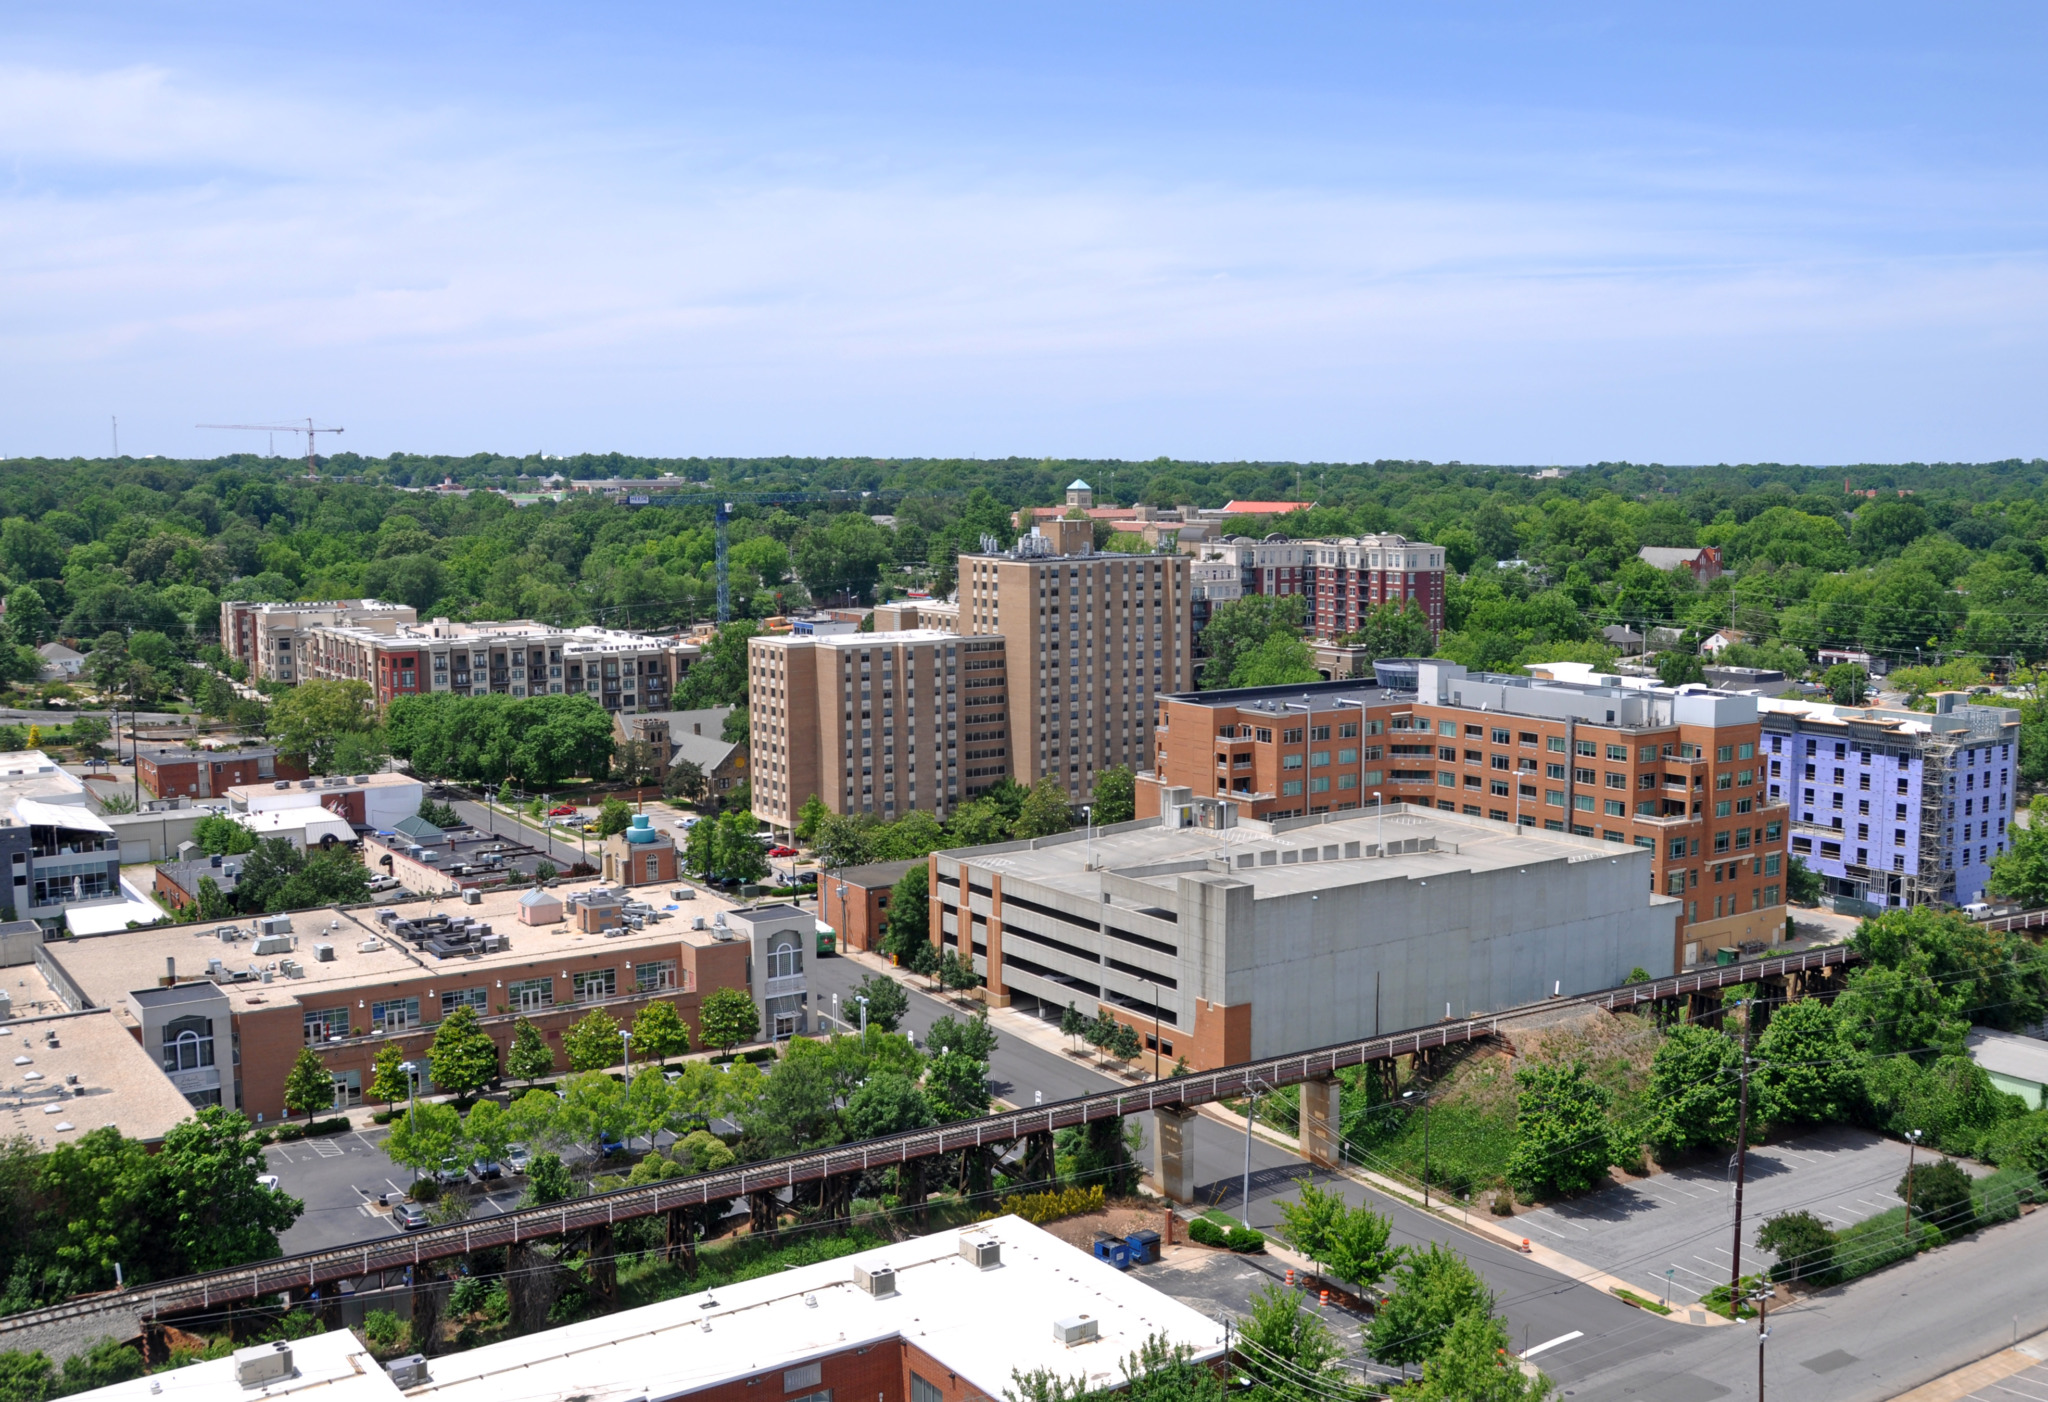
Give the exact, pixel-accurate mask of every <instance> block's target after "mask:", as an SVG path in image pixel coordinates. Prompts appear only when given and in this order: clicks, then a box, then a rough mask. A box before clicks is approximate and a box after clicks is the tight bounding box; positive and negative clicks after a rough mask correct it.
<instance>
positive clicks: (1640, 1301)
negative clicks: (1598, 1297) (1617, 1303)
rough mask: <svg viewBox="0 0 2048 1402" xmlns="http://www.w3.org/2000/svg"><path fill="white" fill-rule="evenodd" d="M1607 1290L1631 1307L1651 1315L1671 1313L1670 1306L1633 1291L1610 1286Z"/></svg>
mask: <svg viewBox="0 0 2048 1402" xmlns="http://www.w3.org/2000/svg"><path fill="white" fill-rule="evenodd" d="M1607 1288H1608V1289H1609V1290H1610V1291H1612V1292H1613V1293H1614V1294H1615V1296H1616V1297H1617V1298H1619V1299H1621V1300H1624V1301H1626V1302H1627V1303H1629V1304H1631V1305H1634V1306H1635V1307H1636V1308H1637V1309H1639V1310H1648V1311H1650V1313H1652V1314H1669V1313H1671V1306H1669V1305H1667V1304H1664V1303H1662V1302H1660V1301H1657V1300H1652V1299H1650V1298H1649V1297H1648V1296H1646V1295H1638V1294H1637V1293H1636V1292H1635V1291H1633V1290H1624V1289H1623V1288H1622V1287H1621V1286H1619V1285H1610V1286H1608V1287H1607Z"/></svg>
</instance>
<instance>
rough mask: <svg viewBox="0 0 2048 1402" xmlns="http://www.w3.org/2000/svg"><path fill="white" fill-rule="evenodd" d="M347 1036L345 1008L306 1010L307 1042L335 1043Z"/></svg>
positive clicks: (346, 1011)
mask: <svg viewBox="0 0 2048 1402" xmlns="http://www.w3.org/2000/svg"><path fill="white" fill-rule="evenodd" d="M347 1035H348V1009H347V1008H308V1009H307V1010H306V1040H307V1041H308V1042H335V1041H339V1040H340V1039H341V1038H343V1037H346V1036H347Z"/></svg>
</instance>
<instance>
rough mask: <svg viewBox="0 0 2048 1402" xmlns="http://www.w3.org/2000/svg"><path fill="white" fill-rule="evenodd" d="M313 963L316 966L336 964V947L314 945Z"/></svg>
mask: <svg viewBox="0 0 2048 1402" xmlns="http://www.w3.org/2000/svg"><path fill="white" fill-rule="evenodd" d="M313 962H314V963H316V964H332V963H333V962H334V946H333V945H331V944H316V945H314V946H313Z"/></svg>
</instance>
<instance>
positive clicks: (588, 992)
mask: <svg viewBox="0 0 2048 1402" xmlns="http://www.w3.org/2000/svg"><path fill="white" fill-rule="evenodd" d="M569 984H570V987H572V988H574V989H575V990H576V1001H577V1002H579V1003H588V1002H591V1001H592V1000H594V999H598V998H609V997H611V996H612V995H613V994H615V993H617V992H618V991H619V971H618V970H617V969H582V970H578V971H577V972H575V973H572V974H570V975H569Z"/></svg>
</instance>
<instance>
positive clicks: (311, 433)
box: [193, 419, 344, 477]
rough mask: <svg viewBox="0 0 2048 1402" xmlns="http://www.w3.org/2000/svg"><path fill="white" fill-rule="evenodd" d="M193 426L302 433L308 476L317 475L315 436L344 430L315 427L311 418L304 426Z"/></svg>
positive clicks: (196, 426) (199, 426)
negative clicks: (304, 439)
mask: <svg viewBox="0 0 2048 1402" xmlns="http://www.w3.org/2000/svg"><path fill="white" fill-rule="evenodd" d="M193 426H194V427H195V428H226V429H235V430H237V431H239V432H244V433H303V434H305V435H306V475H307V476H308V477H316V476H318V475H319V473H318V471H317V469H316V464H315V461H314V459H315V457H316V456H317V455H316V454H315V452H314V448H313V444H314V439H315V436H316V435H318V434H322V433H341V432H344V430H342V429H339V428H315V427H313V421H312V420H311V419H307V420H306V426H305V427H304V428H301V427H299V426H298V425H297V424H195V425H193Z"/></svg>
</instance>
